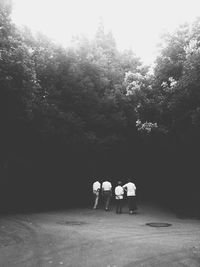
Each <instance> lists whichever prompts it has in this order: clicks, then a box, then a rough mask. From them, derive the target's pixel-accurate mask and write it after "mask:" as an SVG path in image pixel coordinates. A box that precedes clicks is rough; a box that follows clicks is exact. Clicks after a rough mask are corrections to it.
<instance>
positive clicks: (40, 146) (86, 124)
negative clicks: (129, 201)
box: [0, 1, 200, 205]
mask: <svg viewBox="0 0 200 267" xmlns="http://www.w3.org/2000/svg"><path fill="white" fill-rule="evenodd" d="M10 14H11V5H10V4H9V3H8V1H1V2H0V87H1V88H0V108H1V110H0V114H1V115H0V116H1V129H2V130H1V135H0V144H1V151H0V158H1V173H2V177H3V178H2V179H1V188H3V189H2V190H3V191H4V192H5V194H1V196H2V198H4V199H5V198H6V196H7V194H8V195H11V194H13V195H16V193H17V194H18V192H20V194H21V201H22V202H23V201H24V199H25V198H26V199H27V198H28V197H29V198H30V199H33V202H35V201H36V200H35V197H34V196H35V194H36V191H37V198H38V202H40V203H41V199H42V197H43V196H44V197H45V198H46V201H49V200H50V199H51V197H52V194H54V196H55V197H58V196H59V201H61V202H65V201H66V199H69V198H68V197H69V196H67V195H66V194H69V193H66V192H67V191H68V190H70V189H69V188H74V187H76V185H77V183H78V184H79V188H78V189H77V188H76V192H77V194H80V195H81V196H82V195H84V192H83V191H84V190H87V189H88V190H89V188H88V187H87V186H89V185H90V182H91V180H92V179H93V177H94V176H97V177H100V179H101V178H102V179H103V178H105V177H106V178H107V177H109V178H112V179H113V182H115V181H116V180H117V179H122V180H125V179H126V178H127V177H128V176H133V177H136V182H137V184H138V185H139V188H140V191H139V192H140V195H141V198H143V197H144V196H151V198H157V197H159V198H161V197H162V198H163V199H165V200H166V199H167V198H168V196H169V194H170V195H171V197H173V199H180V200H183V199H184V196H185V194H187V193H188V189H189V190H192V194H191V191H190V194H189V197H190V198H191V197H192V198H193V199H192V201H193V202H192V201H191V202H190V203H193V204H194V203H196V201H198V200H199V199H198V195H199V194H198V190H197V192H196V191H195V190H196V188H197V184H198V176H197V171H198V157H197V156H196V153H199V144H200V142H199V134H200V20H198V19H197V20H196V21H195V23H194V24H193V25H183V26H181V27H180V28H179V29H178V30H177V31H176V32H175V33H174V34H172V35H169V34H168V35H166V36H165V37H164V40H163V47H161V51H160V56H159V57H158V58H157V60H156V64H155V67H154V72H153V74H150V73H149V69H148V67H146V66H143V65H142V63H141V61H140V59H139V58H138V57H136V55H135V54H134V53H133V52H132V51H131V50H127V51H124V52H120V51H119V50H118V49H117V46H116V43H115V40H114V38H113V36H112V33H106V32H105V30H104V28H103V25H101V24H100V25H99V28H98V30H97V33H96V36H95V38H94V39H93V40H88V39H87V38H85V37H77V38H74V40H73V45H72V46H71V47H68V48H63V47H61V46H58V45H56V44H54V43H53V42H52V41H51V40H49V39H48V38H47V37H45V36H43V35H42V34H38V35H37V36H33V35H32V33H31V32H30V31H29V30H28V29H26V28H25V29H23V30H19V29H17V28H16V26H15V25H13V23H12V21H11V19H10ZM3 173H4V174H3ZM190 182H191V183H190ZM22 188H23V189H22ZM67 188H68V189H67ZM180 188H182V190H181V192H180V191H179V190H180ZM3 191H2V192H3ZM16 191H17V192H16ZM22 192H23V194H22ZM55 192H56V193H55ZM26 194H27V195H26ZM31 194H32V196H31ZM69 195H70V197H71V194H69ZM175 196H177V198H176V197H175ZM55 197H52V202H55ZM18 199H20V197H19V198H18ZM71 201H72V199H71ZM21 204H22V203H21ZM44 204H45V200H44ZM51 205H52V204H51Z"/></svg>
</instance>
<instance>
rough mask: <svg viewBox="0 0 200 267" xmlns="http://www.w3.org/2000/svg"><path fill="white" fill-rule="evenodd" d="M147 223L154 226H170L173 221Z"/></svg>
mask: <svg viewBox="0 0 200 267" xmlns="http://www.w3.org/2000/svg"><path fill="white" fill-rule="evenodd" d="M146 225H148V226H152V227H168V226H171V223H160V222H151V223H146Z"/></svg>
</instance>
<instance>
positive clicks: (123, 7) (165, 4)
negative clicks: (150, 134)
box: [12, 0, 200, 64]
mask: <svg viewBox="0 0 200 267" xmlns="http://www.w3.org/2000/svg"><path fill="white" fill-rule="evenodd" d="M12 2H13V4H14V6H13V13H12V19H13V21H14V23H15V24H17V25H19V26H22V25H26V26H28V27H29V28H30V29H31V30H32V32H33V33H34V32H38V31H40V32H42V33H44V34H45V35H47V36H48V37H50V38H51V39H52V40H54V41H55V42H57V43H61V44H62V45H63V46H68V45H69V44H70V40H71V38H72V36H76V35H81V34H83V35H86V36H87V37H88V38H92V37H93V36H94V34H95V32H96V29H97V27H98V25H99V22H100V21H103V24H104V28H105V31H111V32H112V33H113V35H114V38H115V40H116V43H117V46H118V48H119V49H120V50H124V49H129V48H132V50H133V51H134V53H135V54H136V55H137V56H139V57H140V58H141V59H142V61H143V62H144V64H152V63H153V61H154V60H155V57H156V55H157V54H158V44H159V42H160V40H161V39H160V38H161V35H162V34H163V33H164V32H166V31H167V32H173V31H174V30H175V29H176V28H177V27H178V26H179V25H180V24H183V23H185V22H189V23H191V22H192V21H194V19H195V18H196V17H198V16H200V0H12Z"/></svg>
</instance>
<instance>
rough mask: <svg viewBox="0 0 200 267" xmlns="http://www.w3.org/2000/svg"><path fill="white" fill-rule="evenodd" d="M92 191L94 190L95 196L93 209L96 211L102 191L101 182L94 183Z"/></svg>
mask: <svg viewBox="0 0 200 267" xmlns="http://www.w3.org/2000/svg"><path fill="white" fill-rule="evenodd" d="M92 189H93V195H94V206H93V209H94V210H96V208H97V206H98V203H99V193H100V189H101V184H100V182H99V181H96V182H94V183H93V185H92Z"/></svg>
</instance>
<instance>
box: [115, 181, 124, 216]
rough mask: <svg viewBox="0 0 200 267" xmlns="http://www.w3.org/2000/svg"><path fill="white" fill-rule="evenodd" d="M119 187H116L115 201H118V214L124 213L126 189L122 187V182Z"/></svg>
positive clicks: (119, 182)
mask: <svg viewBox="0 0 200 267" xmlns="http://www.w3.org/2000/svg"><path fill="white" fill-rule="evenodd" d="M117 184H118V185H117V186H116V187H115V199H116V213H117V214H120V213H122V202H123V196H124V189H123V187H122V182H121V181H118V183H117Z"/></svg>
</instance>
